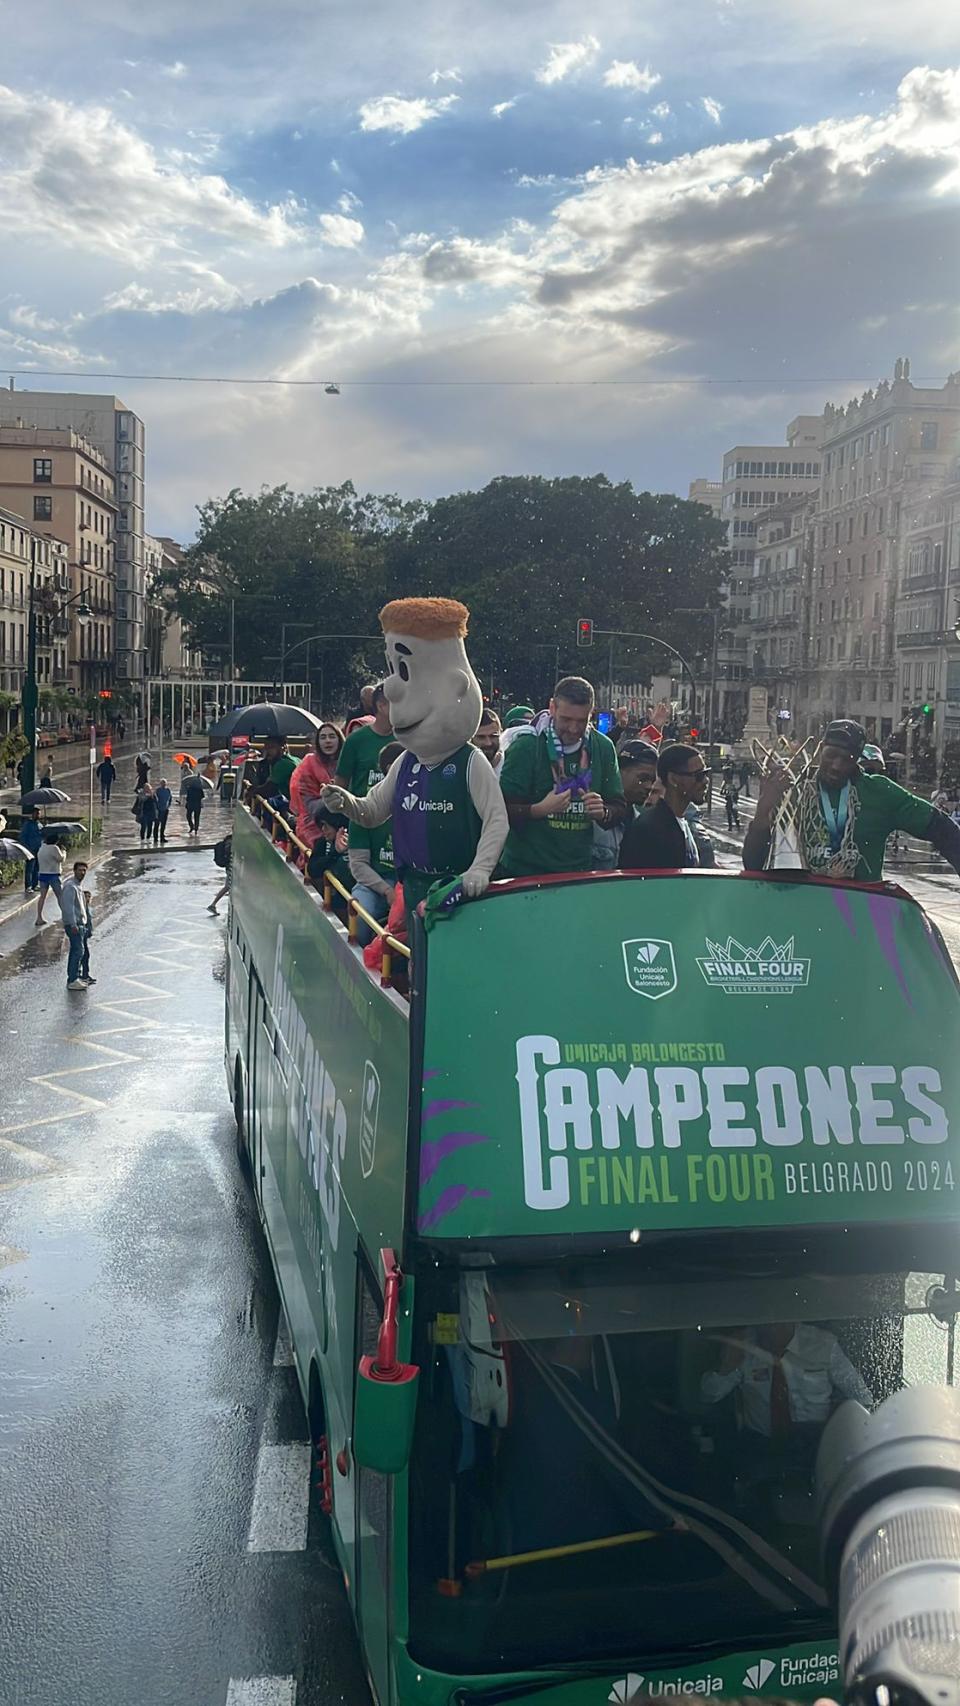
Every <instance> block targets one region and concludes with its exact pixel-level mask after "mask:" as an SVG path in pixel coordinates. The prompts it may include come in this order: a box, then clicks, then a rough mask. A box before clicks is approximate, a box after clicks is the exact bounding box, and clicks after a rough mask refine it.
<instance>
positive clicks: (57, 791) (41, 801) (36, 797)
mask: <svg viewBox="0 0 960 1706" xmlns="http://www.w3.org/2000/svg"><path fill="white" fill-rule="evenodd" d="M69 798H70V795H69V794H65V793H64V791H63V789H62V788H31V789H30V792H29V794H24V795H23V797H22V799H21V801H20V804H21V806H27V807H29V806H62V805H63V804H64V803H65V801H67V800H69Z"/></svg>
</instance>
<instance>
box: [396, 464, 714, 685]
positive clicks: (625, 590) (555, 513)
mask: <svg viewBox="0 0 960 1706" xmlns="http://www.w3.org/2000/svg"><path fill="white" fill-rule="evenodd" d="M724 547H725V530H724V528H723V526H722V525H721V524H720V523H719V522H716V521H714V519H713V518H712V517H711V516H710V515H709V514H708V512H707V511H706V510H705V509H704V508H703V507H702V506H701V505H699V504H693V503H688V502H686V501H685V500H684V499H681V498H676V497H673V496H672V495H670V494H655V493H651V492H636V491H634V489H633V487H632V485H630V483H629V482H628V481H624V482H622V483H621V484H619V485H614V484H612V483H611V481H609V480H607V479H606V478H605V477H604V476H603V475H602V474H598V475H593V476H592V477H590V478H580V477H570V478H565V479H556V480H547V479H543V478H540V477H538V476H523V475H521V476H510V477H502V478H500V479H496V480H492V481H491V482H490V484H489V485H488V486H485V487H484V488H483V490H482V491H479V492H462V493H458V494H456V495H454V496H452V497H447V498H441V499H439V500H438V501H437V502H436V503H434V504H432V505H431V506H430V509H429V511H428V512H427V513H426V515H425V516H424V517H423V519H422V520H421V521H420V522H419V523H418V524H417V525H416V526H415V527H414V528H413V529H412V530H411V532H410V533H409V535H408V536H407V537H405V538H401V539H399V540H398V541H397V544H396V548H395V550H394V551H393V553H392V571H391V572H392V577H393V579H394V580H395V581H396V582H397V583H398V584H399V583H403V589H404V590H406V591H411V592H412V591H418V592H431V593H445V594H449V595H452V596H454V597H459V598H462V599H463V600H464V602H465V603H466V604H468V605H469V606H470V610H471V613H472V615H471V642H470V650H471V657H472V658H473V661H474V664H475V665H476V667H477V668H478V669H479V670H480V671H481V673H482V675H483V677H484V679H487V678H488V677H490V676H492V677H493V678H494V679H495V681H496V683H497V684H498V685H501V686H504V687H506V688H508V689H509V690H510V691H512V692H514V693H516V694H519V695H521V696H523V697H527V696H528V694H530V693H532V691H533V685H536V686H537V687H538V688H539V692H540V696H542V695H543V693H544V691H545V690H546V687H547V686H548V685H549V682H550V679H551V677H552V675H553V672H554V669H555V667H556V664H557V662H559V666H560V668H561V670H576V672H577V673H580V674H586V675H588V676H591V677H592V678H594V680H595V682H596V684H597V686H598V689H599V688H600V687H601V684H602V683H603V682H604V681H605V679H606V674H607V668H608V657H609V652H608V648H607V647H606V645H605V644H600V643H599V642H598V644H597V645H596V646H595V647H594V649H593V650H592V651H586V650H578V649H577V647H576V644H575V631H576V622H577V619H578V618H579V617H581V616H588V617H591V618H592V620H593V621H594V623H595V624H596V626H597V627H598V628H607V629H617V630H620V631H621V632H624V631H625V632H628V633H653V634H656V635H662V636H663V638H664V639H665V640H668V641H670V643H671V644H674V645H677V646H679V647H680V649H681V650H683V651H686V650H687V649H688V648H689V649H690V650H695V649H696V648H697V646H698V644H699V646H700V647H701V648H702V647H703V645H704V643H705V631H704V624H703V622H702V621H701V622H700V623H699V624H698V620H697V619H696V618H690V617H681V616H677V615H676V614H675V612H676V611H677V609H678V607H683V606H708V607H710V608H715V607H718V605H719V602H720V593H721V587H722V583H723V578H724V573H725V551H724ZM707 627H709V623H708V624H707ZM665 660H666V654H665V653H663V652H662V651H658V650H657V649H656V648H654V647H651V646H649V645H645V644H640V645H637V644H630V643H625V642H617V643H616V646H615V668H616V670H617V673H621V674H622V673H623V672H624V671H625V670H629V671H630V672H631V674H634V673H635V674H638V675H643V674H647V673H649V672H651V671H652V670H654V669H662V668H663V667H664V665H665ZM532 684H533V685H532Z"/></svg>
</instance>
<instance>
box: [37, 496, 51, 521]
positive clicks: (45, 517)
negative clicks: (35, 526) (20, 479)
mask: <svg viewBox="0 0 960 1706" xmlns="http://www.w3.org/2000/svg"><path fill="white" fill-rule="evenodd" d="M52 517H53V499H52V498H34V500H33V519H34V521H50V520H51V519H52Z"/></svg>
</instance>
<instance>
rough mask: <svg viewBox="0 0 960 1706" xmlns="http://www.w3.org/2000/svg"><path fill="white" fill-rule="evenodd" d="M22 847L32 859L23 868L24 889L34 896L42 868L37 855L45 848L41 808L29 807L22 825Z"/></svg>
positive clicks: (26, 892)
mask: <svg viewBox="0 0 960 1706" xmlns="http://www.w3.org/2000/svg"><path fill="white" fill-rule="evenodd" d="M20 845H21V847H25V848H26V849H27V852H28V853H29V855H30V857H29V859H28V860H27V863H26V865H25V866H24V868H23V889H24V893H25V894H32V893H33V891H34V889H35V888H36V887H37V885H38V884H39V881H40V867H39V865H38V864H37V854H38V853H39V851H40V848H41V847H42V846H43V830H42V828H41V826H40V808H39V806H28V807H27V809H26V811H25V812H24V814H23V819H22V821H21V824H20Z"/></svg>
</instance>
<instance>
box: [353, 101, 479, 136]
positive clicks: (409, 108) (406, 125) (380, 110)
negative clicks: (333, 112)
mask: <svg viewBox="0 0 960 1706" xmlns="http://www.w3.org/2000/svg"><path fill="white" fill-rule="evenodd" d="M459 99H460V97H459V95H438V96H436V98H434V99H432V100H431V99H429V98H428V97H426V96H422V95H421V96H420V97H419V98H415V99H412V100H408V99H407V98H406V97H405V96H403V95H378V96H377V97H376V99H375V100H372V101H364V103H363V106H362V107H361V108H360V129H361V130H392V131H396V133H397V134H398V135H399V136H411V135H412V134H413V132H414V131H415V130H420V129H421V127H422V126H423V125H425V124H429V123H430V120H431V119H434V118H440V117H441V115H442V114H443V113H446V112H449V111H450V108H451V107H452V106H454V105H455V103H456V102H457V101H458V100H459Z"/></svg>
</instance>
